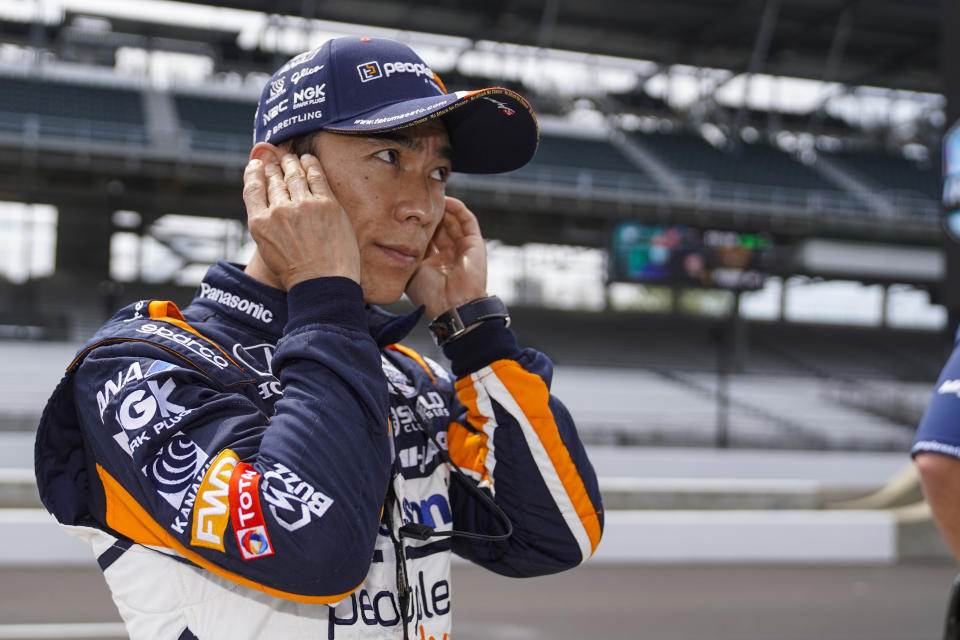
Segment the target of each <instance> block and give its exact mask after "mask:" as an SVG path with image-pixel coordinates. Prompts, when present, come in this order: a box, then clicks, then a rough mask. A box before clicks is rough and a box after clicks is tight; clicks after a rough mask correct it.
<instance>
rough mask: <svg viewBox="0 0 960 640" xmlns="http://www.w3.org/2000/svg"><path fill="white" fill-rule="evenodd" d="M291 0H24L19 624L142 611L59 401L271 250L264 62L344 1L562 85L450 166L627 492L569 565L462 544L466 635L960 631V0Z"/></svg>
mask: <svg viewBox="0 0 960 640" xmlns="http://www.w3.org/2000/svg"><path fill="white" fill-rule="evenodd" d="M264 6H265V5H264V3H260V2H253V1H249V0H219V1H217V0H211V1H209V2H204V1H196V2H167V1H164V0H124V1H123V2H119V1H112V2H111V1H107V0H2V1H0V361H2V362H4V363H6V364H4V365H2V366H0V393H2V396H0V400H2V401H0V527H2V530H3V531H4V534H5V535H4V538H5V544H3V545H0V638H48V637H49V638H74V637H94V638H96V637H103V638H113V637H123V632H122V626H119V623H118V621H119V617H118V616H117V613H116V611H115V609H114V608H113V606H112V604H111V603H110V600H109V595H108V594H107V592H106V589H105V587H104V586H103V583H102V578H101V577H100V576H99V571H98V570H97V568H96V564H95V562H94V560H93V558H92V557H91V556H90V553H89V551H88V550H87V549H86V548H85V546H84V545H82V544H81V543H79V542H77V541H75V540H72V539H70V538H68V537H67V536H66V535H65V534H63V533H61V532H60V531H59V530H58V529H57V528H56V526H55V525H54V524H53V523H52V521H51V520H50V518H49V517H48V516H47V515H46V512H45V511H43V510H42V508H41V507H40V506H39V500H38V498H37V495H36V489H35V487H34V485H33V475H32V446H33V434H34V432H35V428H36V423H37V420H38V418H39V414H40V411H41V410H42V407H43V404H44V402H45V400H46V398H47V396H48V395H49V393H50V392H51V391H52V389H53V387H54V386H55V385H56V382H57V381H58V379H59V377H60V375H61V374H62V371H63V370H64V368H65V367H66V365H67V364H68V363H69V361H70V360H71V358H72V356H73V353H74V351H75V350H76V348H77V347H78V346H79V345H80V344H81V343H82V342H83V341H84V340H85V339H86V338H87V337H88V336H89V335H90V334H91V333H92V332H93V330H94V329H95V328H96V327H97V326H98V325H99V324H100V323H101V322H102V321H103V320H105V319H106V317H107V316H108V314H110V313H111V312H112V310H114V309H116V308H118V307H119V306H122V305H124V304H126V303H128V302H130V301H133V300H137V299H141V298H147V297H152V298H163V299H171V300H174V301H175V302H178V303H180V304H186V303H187V302H188V301H189V300H190V298H191V296H192V293H193V289H194V288H195V287H196V285H197V283H198V282H199V280H200V278H201V277H202V275H203V273H204V271H205V269H206V267H207V265H209V264H210V263H211V262H212V261H215V260H217V259H219V258H226V259H229V260H233V261H236V262H244V261H245V260H246V259H247V258H248V257H249V255H250V254H251V252H252V249H253V245H252V242H251V240H250V237H249V235H248V234H247V232H246V229H245V212H244V208H243V203H242V201H241V198H240V176H241V170H242V167H243V166H244V164H245V163H246V160H247V153H248V152H249V148H250V145H251V137H252V123H253V116H254V111H255V109H256V101H257V97H258V95H259V92H260V89H261V88H262V86H263V84H264V82H265V81H266V80H267V78H268V77H269V75H270V73H271V72H272V71H273V70H274V69H276V68H277V67H279V66H280V65H281V64H283V63H284V62H285V61H286V60H287V59H288V58H289V57H291V56H292V55H294V54H296V53H299V52H301V51H304V50H307V49H310V48H312V47H315V46H317V45H319V44H320V43H322V42H323V41H325V40H326V39H328V38H330V37H335V36H338V35H362V36H385V37H390V38H394V39H397V40H401V41H404V42H406V43H408V44H410V45H411V46H412V47H413V48H414V49H415V50H416V51H417V52H418V53H420V54H421V56H422V57H423V58H424V60H425V61H426V62H427V64H428V65H430V67H431V68H432V69H433V70H434V71H436V72H437V74H438V75H439V76H440V77H441V78H442V79H443V81H444V83H445V84H446V86H447V88H448V89H449V90H451V91H454V90H460V89H475V88H480V87H487V86H505V87H509V88H511V89H514V90H516V91H518V92H520V93H521V94H523V95H524V96H525V97H527V98H528V99H529V100H530V102H531V103H532V104H533V106H534V108H535V110H536V111H537V113H538V115H539V118H540V124H541V136H542V138H541V143H540V148H539V150H538V152H537V155H536V157H535V158H534V160H533V161H532V162H531V163H530V164H529V165H528V166H527V167H524V168H523V169H520V170H518V171H515V172H512V173H508V174H501V175H491V176H484V175H457V174H455V175H454V177H453V179H452V180H451V182H450V184H449V187H448V193H449V194H450V195H454V196H456V197H459V198H462V199H464V200H465V201H466V202H467V204H468V205H469V206H470V207H471V208H472V209H473V210H474V211H475V212H476V213H477V214H478V216H479V218H480V221H481V226H482V228H483V230H484V235H485V237H486V238H487V240H488V251H489V256H490V279H489V290H490V291H491V292H492V293H497V294H498V295H500V296H501V297H502V298H503V299H504V300H505V301H506V302H507V303H508V304H509V305H510V308H511V313H512V316H513V323H514V324H513V326H514V327H515V329H516V331H517V334H518V336H519V337H520V340H521V342H522V344H524V345H527V346H531V347H535V348H538V349H541V350H543V351H545V352H546V353H547V354H549V355H550V356H551V357H552V358H553V360H554V362H555V363H556V373H555V379H554V387H553V389H554V392H555V393H556V395H558V396H559V397H560V398H561V399H563V400H564V401H565V403H566V404H567V406H568V407H569V408H570V410H571V412H572V413H573V415H574V417H575V418H576V420H577V422H578V425H579V427H580V431H581V435H582V437H583V439H584V441H585V442H586V443H587V445H588V450H589V452H590V454H591V459H592V460H593V462H594V466H595V467H596V469H597V472H598V475H599V476H600V479H601V489H602V491H603V495H604V502H605V508H606V522H607V528H606V534H605V538H604V541H603V543H602V545H601V547H600V550H599V551H598V553H597V554H596V556H595V558H594V559H593V560H591V562H590V563H588V564H587V565H586V566H585V567H583V568H582V569H580V570H578V571H576V572H573V573H570V574H565V575H561V576H556V577H553V578H545V579H538V580H534V581H526V582H514V581H506V580H504V579H501V578H497V577H494V576H488V575H485V574H483V573H481V572H479V571H478V570H475V569H472V568H470V567H468V566H466V565H457V567H456V570H455V571H456V582H455V584H456V586H455V593H456V592H457V591H458V590H459V594H458V595H459V597H458V598H457V599H456V600H457V609H458V614H457V616H456V622H455V627H454V628H455V630H457V636H458V637H460V638H558V639H561V640H562V639H565V638H590V637H598V638H599V637H604V638H640V637H643V638H654V639H661V638H667V639H669V638H690V637H694V636H698V637H709V638H731V639H733V638H736V639H738V640H752V639H760V638H777V639H788V638H811V637H816V638H825V639H828V640H829V639H837V640H839V639H841V638H843V639H857V638H864V639H866V638H870V639H871V640H876V639H879V638H890V639H891V640H894V639H902V638H927V637H938V636H939V634H940V633H941V629H942V622H943V616H944V614H945V606H946V598H947V592H948V589H949V587H950V584H951V582H952V580H953V577H954V575H955V574H956V565H955V564H954V562H953V561H952V560H951V559H950V558H949V556H948V554H947V551H946V547H945V545H943V543H942V542H941V541H940V539H939V536H938V535H937V533H936V531H935V529H934V527H933V525H932V523H931V521H930V517H929V511H928V509H927V508H926V505H925V504H924V502H923V498H922V495H921V493H920V490H919V484H918V481H917V478H916V476H915V474H914V473H913V470H912V467H911V465H910V464H909V460H908V457H907V452H908V450H909V445H910V442H911V440H912V435H913V431H914V430H915V428H916V425H917V422H918V421H919V419H920V417H921V415H922V413H923V410H924V407H925V405H926V402H927V401H928V399H929V397H930V394H931V392H932V389H933V385H934V382H935V381H936V378H937V375H938V372H939V370H940V367H941V366H942V364H943V363H944V362H945V360H946V357H947V355H948V354H949V352H950V349H951V347H952V344H953V335H954V332H955V330H956V326H957V322H958V319H960V313H958V310H960V259H958V257H960V243H958V241H957V239H956V238H957V237H960V189H958V188H957V185H958V183H957V182H956V180H957V176H958V175H960V139H958V138H960V136H957V135H954V134H956V132H955V131H954V130H953V129H952V125H953V123H954V122H955V121H956V120H957V117H958V115H960V79H958V78H957V77H956V76H958V75H960V74H958V70H956V69H953V68H952V67H953V61H954V60H956V59H958V58H960V39H958V38H957V36H956V33H957V32H958V31H960V5H958V3H955V2H954V1H953V0H940V1H939V2H938V1H937V0H674V1H673V2H669V3H663V2H654V1H653V0H633V1H629V2H625V1H619V0H618V1H614V0H590V1H585V0H487V1H454V0H433V1H432V2H421V1H420V0H409V1H401V0H351V1H348V0H329V1H328V0H275V1H274V2H273V3H271V4H270V10H269V13H267V12H264V11H263V9H264ZM955 210H957V211H958V213H957V219H954V216H953V214H954V212H955ZM955 236H956V237H955ZM406 308H409V305H408V304H407V303H406V302H404V301H401V302H400V303H398V304H397V305H396V310H398V311H400V310H404V309H406ZM409 344H410V346H412V347H414V348H417V349H419V350H421V351H422V352H424V353H426V354H427V355H431V356H433V357H435V358H442V355H441V354H440V353H439V352H438V351H437V350H436V348H435V347H434V346H433V344H432V342H431V340H430V338H429V336H428V334H427V332H426V331H425V330H421V331H418V332H417V333H416V334H415V335H413V336H411V338H410V342H409ZM491 612H493V613H495V614H496V615H493V616H491ZM491 618H494V619H495V620H493V621H491Z"/></svg>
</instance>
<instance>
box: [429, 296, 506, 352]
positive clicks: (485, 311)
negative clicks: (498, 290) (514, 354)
mask: <svg viewBox="0 0 960 640" xmlns="http://www.w3.org/2000/svg"><path fill="white" fill-rule="evenodd" d="M495 319H502V320H503V321H504V323H505V324H506V326H508V327H509V326H510V314H509V312H508V311H507V305H505V304H503V301H502V300H501V299H500V298H498V297H497V296H487V297H485V298H477V299H476V300H471V301H470V302H468V303H466V304H463V305H460V306H459V307H454V308H452V309H449V310H447V311H445V312H443V313H441V314H440V315H439V316H437V317H436V318H434V319H433V321H432V322H430V325H429V327H430V331H431V332H432V333H433V338H434V340H436V342H437V345H439V346H441V347H442V346H443V345H445V344H447V343H448V342H451V341H452V340H456V339H457V338H459V337H460V336H462V335H463V334H464V333H466V332H467V329H469V328H470V327H472V326H473V325H475V324H479V323H481V322H485V321H487V320H495Z"/></svg>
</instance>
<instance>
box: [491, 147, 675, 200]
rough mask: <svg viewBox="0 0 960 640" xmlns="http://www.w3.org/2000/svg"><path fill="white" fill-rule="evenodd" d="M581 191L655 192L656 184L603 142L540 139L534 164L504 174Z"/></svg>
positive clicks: (513, 177) (613, 148)
mask: <svg viewBox="0 0 960 640" xmlns="http://www.w3.org/2000/svg"><path fill="white" fill-rule="evenodd" d="M505 175H506V176H507V177H509V178H512V179H519V180H533V181H538V182H544V181H545V182H553V183H558V184H566V185H571V186H578V187H583V188H591V187H592V188H598V187H599V188H614V189H624V190H634V191H635V190H643V191H657V190H658V187H657V185H656V183H655V182H654V181H653V179H652V178H650V177H649V176H648V175H647V174H645V173H644V172H642V171H641V170H640V169H639V168H638V167H636V166H635V165H634V164H633V163H631V162H630V160H629V159H627V158H626V157H625V156H624V155H623V154H621V153H620V152H619V151H618V150H617V149H616V148H615V147H613V145H611V144H609V143H608V142H606V141H604V140H591V139H581V138H568V137H561V136H556V135H543V136H542V137H541V139H540V146H539V148H538V149H537V154H536V155H535V156H534V158H533V161H531V162H530V164H528V165H527V166H525V167H523V168H522V169H519V170H517V171H513V172H511V173H509V174H505Z"/></svg>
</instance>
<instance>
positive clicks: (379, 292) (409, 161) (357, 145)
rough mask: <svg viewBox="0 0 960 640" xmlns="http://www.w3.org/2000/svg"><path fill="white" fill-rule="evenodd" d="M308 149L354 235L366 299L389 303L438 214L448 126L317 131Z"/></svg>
mask: <svg viewBox="0 0 960 640" xmlns="http://www.w3.org/2000/svg"><path fill="white" fill-rule="evenodd" d="M314 151H315V153H316V155H317V157H318V158H319V159H320V165H321V167H322V168H323V172H324V174H325V175H326V177H327V182H328V184H329V185H330V189H331V190H332V191H333V195H334V196H335V197H336V198H337V200H338V201H339V202H340V204H341V205H342V206H343V208H344V210H345V211H346V213H347V217H349V218H350V221H351V223H352V224H353V229H354V231H355V232H356V234H357V244H358V245H359V248H360V261H361V267H362V271H361V277H360V286H361V287H362V288H363V295H364V300H366V301H367V302H369V303H372V304H389V303H391V302H395V301H396V300H397V299H398V298H399V297H400V296H401V295H402V294H403V292H404V289H406V286H407V282H408V281H409V280H410V278H411V277H412V276H413V273H414V272H415V271H416V270H417V267H419V266H420V263H421V262H422V261H423V259H424V257H425V253H426V251H427V245H428V244H429V243H430V239H431V238H432V237H433V232H434V231H435V230H436V228H437V225H439V224H440V220H441V219H442V218H443V213H444V208H445V199H444V196H445V193H446V181H447V178H448V176H449V175H450V155H451V150H450V139H449V137H448V136H447V130H446V127H445V126H444V125H443V124H442V123H440V122H437V121H434V122H429V123H427V124H423V125H419V126H417V127H410V128H408V129H400V130H398V131H394V132H390V133H387V134H376V135H375V136H371V137H367V136H360V135H345V134H336V133H330V132H327V131H322V132H320V133H319V134H318V135H317V137H316V142H315V143H314Z"/></svg>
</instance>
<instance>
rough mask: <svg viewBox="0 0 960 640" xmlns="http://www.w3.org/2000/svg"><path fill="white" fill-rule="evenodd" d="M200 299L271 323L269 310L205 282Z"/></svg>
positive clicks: (257, 303)
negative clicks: (211, 301)
mask: <svg viewBox="0 0 960 640" xmlns="http://www.w3.org/2000/svg"><path fill="white" fill-rule="evenodd" d="M294 99H296V98H294ZM200 297H201V298H206V299H208V300H213V301H214V302H217V303H220V304H222V305H223V306H225V307H230V308H231V309H237V310H238V311H242V312H243V313H245V314H247V315H248V316H250V317H252V318H255V319H257V320H260V321H261V322H264V323H266V324H270V323H271V322H273V312H272V311H270V309H267V308H265V307H264V306H263V304H262V303H260V302H251V301H250V300H247V299H246V298H241V297H240V296H238V295H236V294H233V293H230V292H229V291H224V290H223V289H218V288H216V287H211V286H210V285H209V284H207V283H206V282H201V283H200Z"/></svg>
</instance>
